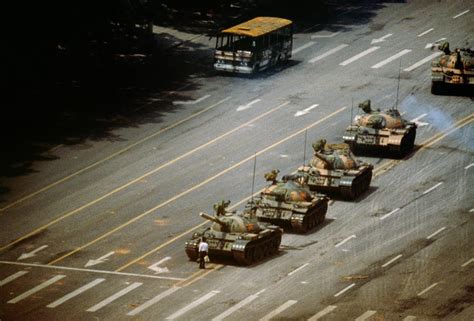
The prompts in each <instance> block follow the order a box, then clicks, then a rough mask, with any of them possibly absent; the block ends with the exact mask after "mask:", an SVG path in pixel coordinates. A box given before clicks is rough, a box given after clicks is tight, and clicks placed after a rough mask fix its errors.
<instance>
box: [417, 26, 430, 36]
mask: <svg viewBox="0 0 474 321" xmlns="http://www.w3.org/2000/svg"><path fill="white" fill-rule="evenodd" d="M433 30H434V28H431V29H428V30H426V31H425V32H422V33H420V34H419V35H418V37H423V36H424V35H426V34H427V33H430V32H431V31H433Z"/></svg>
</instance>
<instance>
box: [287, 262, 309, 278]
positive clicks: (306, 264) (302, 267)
mask: <svg viewBox="0 0 474 321" xmlns="http://www.w3.org/2000/svg"><path fill="white" fill-rule="evenodd" d="M308 265H309V263H305V264H303V265H302V266H300V267H299V268H297V269H296V270H293V271H292V272H290V273H288V276H290V275H293V274H295V273H296V272H298V271H300V270H302V269H304V268H305V267H307V266H308Z"/></svg>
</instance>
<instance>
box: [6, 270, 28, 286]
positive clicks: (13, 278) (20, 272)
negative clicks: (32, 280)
mask: <svg viewBox="0 0 474 321" xmlns="http://www.w3.org/2000/svg"><path fill="white" fill-rule="evenodd" d="M27 273H28V271H18V272H16V273H15V274H12V275H10V276H9V277H7V278H5V279H3V280H1V281H0V286H3V285H5V284H7V283H10V282H11V281H13V280H16V279H18V278H19V277H20V276H23V275H25V274H27Z"/></svg>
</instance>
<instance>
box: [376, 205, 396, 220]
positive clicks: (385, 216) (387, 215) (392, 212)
mask: <svg viewBox="0 0 474 321" xmlns="http://www.w3.org/2000/svg"><path fill="white" fill-rule="evenodd" d="M399 210H400V207H397V208H396V209H394V210H393V211H391V212H390V213H387V214H385V215H384V216H382V217H381V218H380V219H381V220H384V219H386V218H387V217H389V216H390V215H392V214H394V213H396V212H398V211H399Z"/></svg>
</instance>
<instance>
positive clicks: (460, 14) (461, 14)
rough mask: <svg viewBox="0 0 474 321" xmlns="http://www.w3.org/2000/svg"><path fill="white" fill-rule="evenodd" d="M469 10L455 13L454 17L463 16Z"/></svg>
mask: <svg viewBox="0 0 474 321" xmlns="http://www.w3.org/2000/svg"><path fill="white" fill-rule="evenodd" d="M468 12H469V10H466V11H463V12H461V13H459V14H457V15H455V16H454V17H453V19H457V18H459V17H460V16H463V15H465V14H466V13H468Z"/></svg>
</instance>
